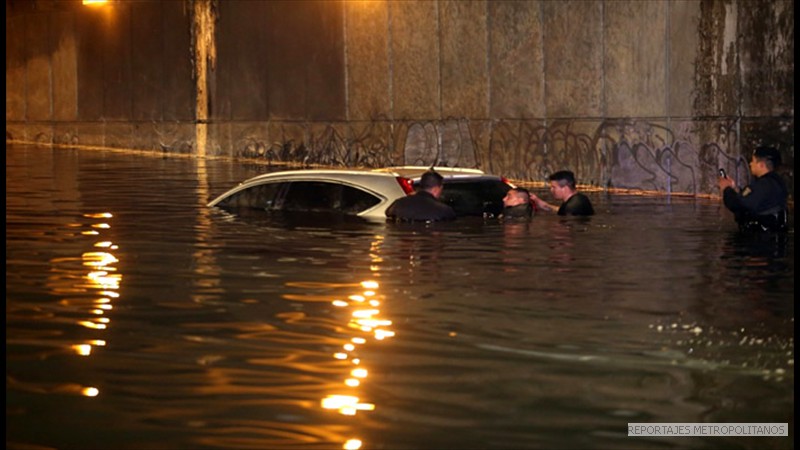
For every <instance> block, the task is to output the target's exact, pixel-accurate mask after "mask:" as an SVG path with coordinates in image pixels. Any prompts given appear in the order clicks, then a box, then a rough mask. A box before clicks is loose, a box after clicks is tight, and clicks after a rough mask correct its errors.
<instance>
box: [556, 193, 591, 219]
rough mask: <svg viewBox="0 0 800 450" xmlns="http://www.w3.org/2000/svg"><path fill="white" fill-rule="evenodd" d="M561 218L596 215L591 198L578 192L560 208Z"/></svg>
mask: <svg viewBox="0 0 800 450" xmlns="http://www.w3.org/2000/svg"><path fill="white" fill-rule="evenodd" d="M558 215H559V216H591V215H594V208H592V202H590V201H589V197H587V196H585V195H583V194H581V193H580V192H577V193H575V194H573V195H572V197H570V198H569V199H567V201H565V202H564V203H562V204H561V206H560V207H559V208H558Z"/></svg>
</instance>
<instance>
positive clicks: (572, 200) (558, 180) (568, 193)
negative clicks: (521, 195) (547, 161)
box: [531, 170, 594, 216]
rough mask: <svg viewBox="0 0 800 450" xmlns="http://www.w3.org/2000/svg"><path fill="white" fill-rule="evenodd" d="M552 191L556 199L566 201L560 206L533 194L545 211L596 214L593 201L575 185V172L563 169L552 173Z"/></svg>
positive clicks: (581, 214)
mask: <svg viewBox="0 0 800 450" xmlns="http://www.w3.org/2000/svg"><path fill="white" fill-rule="evenodd" d="M549 180H550V192H551V193H552V194H553V197H554V198H555V199H556V200H561V201H563V202H564V203H562V204H561V206H560V207H556V206H555V205H551V204H550V203H547V202H546V201H544V200H542V199H541V198H539V197H537V196H536V194H531V200H533V202H534V203H536V206H538V207H539V208H540V209H543V210H545V211H555V210H558V215H559V216H591V215H593V214H594V208H592V202H590V201H589V198H588V197H587V196H585V195H583V194H581V193H580V192H578V190H577V188H576V187H575V174H574V173H572V172H570V171H569V170H561V171H558V172H556V173H554V174H552V175H550V178H549Z"/></svg>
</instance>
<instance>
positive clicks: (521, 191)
mask: <svg viewBox="0 0 800 450" xmlns="http://www.w3.org/2000/svg"><path fill="white" fill-rule="evenodd" d="M511 190H512V191H515V192H517V194H515V195H517V196H519V195H520V194H522V195H523V196H524V197H525V201H526V202H529V201H531V193H530V192H529V191H528V190H527V189H525V188H521V187H517V188H513V189H511Z"/></svg>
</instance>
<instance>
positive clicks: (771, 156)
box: [753, 145, 781, 170]
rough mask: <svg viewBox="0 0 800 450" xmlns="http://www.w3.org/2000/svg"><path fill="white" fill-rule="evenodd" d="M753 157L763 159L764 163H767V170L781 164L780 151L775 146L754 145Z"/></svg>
mask: <svg viewBox="0 0 800 450" xmlns="http://www.w3.org/2000/svg"><path fill="white" fill-rule="evenodd" d="M753 158H755V159H758V160H760V161H764V164H766V165H767V168H768V169H769V170H775V168H777V167H778V166H780V165H781V152H779V151H778V149H777V148H775V147H769V146H766V145H762V146H759V147H756V150H755V151H754V152H753Z"/></svg>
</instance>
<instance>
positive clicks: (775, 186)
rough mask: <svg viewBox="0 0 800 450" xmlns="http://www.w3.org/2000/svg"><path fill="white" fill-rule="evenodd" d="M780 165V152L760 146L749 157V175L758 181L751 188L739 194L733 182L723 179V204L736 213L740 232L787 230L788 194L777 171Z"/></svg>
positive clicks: (751, 184) (721, 181)
mask: <svg viewBox="0 0 800 450" xmlns="http://www.w3.org/2000/svg"><path fill="white" fill-rule="evenodd" d="M780 164H781V154H780V152H778V150H777V149H775V148H774V147H758V148H756V150H755V151H754V152H753V156H752V157H751V158H750V173H751V174H753V176H754V177H755V179H754V180H753V182H752V183H750V185H749V186H747V187H746V188H744V189H742V190H741V191H740V190H739V189H738V188H737V187H736V183H735V182H734V181H733V179H731V178H728V177H727V176H725V177H720V179H719V190H720V192H721V193H722V201H723V203H724V204H725V207H727V208H728V209H729V210H731V212H733V214H734V217H735V218H736V223H738V224H739V229H740V230H741V231H745V232H759V231H784V230H786V225H787V219H788V212H787V208H786V199H787V198H788V195H789V191H788V189H787V188H786V184H785V183H784V182H783V179H781V177H780V175H778V174H777V173H776V172H775V169H776V168H777V167H778V166H779V165H780Z"/></svg>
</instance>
